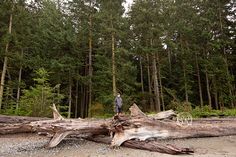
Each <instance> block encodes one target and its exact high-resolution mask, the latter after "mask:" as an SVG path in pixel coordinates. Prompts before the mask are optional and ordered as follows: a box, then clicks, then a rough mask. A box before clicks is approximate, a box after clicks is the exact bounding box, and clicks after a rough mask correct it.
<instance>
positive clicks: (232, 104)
mask: <svg viewBox="0 0 236 157" xmlns="http://www.w3.org/2000/svg"><path fill="white" fill-rule="evenodd" d="M221 11H222V9H221V7H220V5H219V22H220V30H221V34H222V35H224V31H223V23H222V13H221ZM223 52H224V56H223V60H224V62H225V66H226V73H227V84H228V90H229V97H230V100H229V101H230V105H231V108H234V102H233V100H232V99H233V95H232V85H231V81H230V79H229V78H230V73H229V69H228V68H229V65H228V60H227V56H226V51H225V46H224V47H223Z"/></svg>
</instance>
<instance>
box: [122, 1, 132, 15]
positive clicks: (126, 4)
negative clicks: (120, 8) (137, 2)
mask: <svg viewBox="0 0 236 157" xmlns="http://www.w3.org/2000/svg"><path fill="white" fill-rule="evenodd" d="M132 3H133V0H126V3H125V4H124V7H125V12H128V8H129V6H130V5H132Z"/></svg>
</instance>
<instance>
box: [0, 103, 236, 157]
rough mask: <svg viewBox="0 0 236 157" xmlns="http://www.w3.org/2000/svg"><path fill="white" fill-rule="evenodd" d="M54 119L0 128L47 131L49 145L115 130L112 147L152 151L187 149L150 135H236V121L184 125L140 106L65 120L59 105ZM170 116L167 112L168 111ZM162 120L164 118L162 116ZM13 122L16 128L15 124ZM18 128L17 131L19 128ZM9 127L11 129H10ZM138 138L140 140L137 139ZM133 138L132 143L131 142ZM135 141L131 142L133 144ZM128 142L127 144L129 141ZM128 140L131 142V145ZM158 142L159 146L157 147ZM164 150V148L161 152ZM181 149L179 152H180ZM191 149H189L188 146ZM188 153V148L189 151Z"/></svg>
mask: <svg viewBox="0 0 236 157" xmlns="http://www.w3.org/2000/svg"><path fill="white" fill-rule="evenodd" d="M52 110H53V115H54V119H50V120H40V121H33V122H27V123H21V124H10V125H11V126H10V127H9V126H8V125H7V124H4V127H3V128H0V133H4V130H5V133H8V132H14V131H15V132H19V131H21V132H23V131H24V130H25V131H31V132H34V131H36V132H44V133H45V132H46V133H48V134H51V135H53V138H52V139H51V140H50V142H49V144H48V147H50V148H51V147H55V146H57V145H58V144H59V143H60V142H61V141H62V140H63V139H64V138H65V137H67V136H72V135H75V136H87V137H91V136H94V135H101V134H104V135H108V134H109V133H111V135H112V137H113V138H112V142H111V146H115V147H116V146H120V145H122V144H123V143H124V145H126V146H127V145H129V144H130V145H133V146H134V147H139V148H143V149H148V150H151V151H159V152H168V151H166V149H168V150H171V151H173V152H179V153H180V152H182V153H184V152H185V151H182V150H184V149H178V148H176V147H164V146H161V145H160V144H158V143H149V144H147V143H146V141H147V140H148V139H149V138H156V139H169V138H193V137H209V136H225V135H235V134H236V120H235V119H232V120H228V119H227V120H226V121H224V120H221V121H216V120H215V121H213V122H214V123H212V121H204V123H200V122H193V124H192V125H187V126H182V125H179V124H178V123H176V122H175V121H161V120H157V119H156V118H153V117H149V116H146V115H145V114H144V113H143V112H142V111H141V110H140V109H139V108H138V107H137V105H133V106H132V107H131V108H130V111H131V116H126V115H123V116H115V117H114V118H113V119H100V120H98V119H64V118H63V117H62V116H61V115H60V114H59V113H58V111H57V110H56V107H55V105H54V106H53V107H52ZM164 115H166V114H164ZM158 119H162V118H158ZM12 125H13V126H14V127H12ZM15 129H17V130H15ZM6 130H7V131H6ZM132 139H138V140H139V141H133V140H132ZM131 141H132V142H131ZM130 142H131V143H130ZM125 143H126V144H125ZM127 143H128V144H127ZM155 145H157V146H156V147H155ZM161 150H162V151H161ZM177 150H179V151H177ZM187 150H188V149H187ZM185 153H187V151H186V152H185Z"/></svg>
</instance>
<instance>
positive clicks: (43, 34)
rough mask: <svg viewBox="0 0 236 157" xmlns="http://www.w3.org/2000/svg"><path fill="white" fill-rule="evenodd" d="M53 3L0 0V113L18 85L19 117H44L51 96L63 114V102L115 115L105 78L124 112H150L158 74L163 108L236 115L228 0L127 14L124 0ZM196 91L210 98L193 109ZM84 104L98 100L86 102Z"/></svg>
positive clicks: (8, 109)
mask: <svg viewBox="0 0 236 157" xmlns="http://www.w3.org/2000/svg"><path fill="white" fill-rule="evenodd" d="M58 2H59V1H56V0H40V1H39V0H37V1H30V2H29V1H28V0H18V1H10V0H2V1H0V63H1V64H0V65H3V60H4V57H8V65H7V67H8V69H7V74H6V79H5V85H4V93H3V104H2V108H1V109H0V112H1V114H16V113H15V111H16V104H17V93H18V90H19V91H20V96H21V98H20V104H19V107H20V108H19V110H18V113H17V114H19V115H30V116H49V115H50V114H51V111H50V109H49V108H48V107H49V105H51V104H52V103H53V102H55V103H56V104H57V105H58V108H59V109H60V112H61V113H62V114H63V116H67V114H68V109H69V108H68V106H69V105H68V104H70V103H71V112H72V113H73V114H72V117H73V115H74V116H75V114H76V113H77V115H76V116H75V117H86V116H87V115H88V111H91V112H92V114H93V116H104V117H106V116H110V115H113V114H114V111H113V106H114V95H113V94H112V92H113V91H112V88H113V87H112V76H113V75H115V76H116V85H117V91H118V92H120V93H121V96H122V98H123V101H124V105H123V111H124V112H126V111H128V108H129V106H130V105H132V104H133V103H134V102H135V103H137V104H138V105H139V106H140V108H141V109H142V110H143V111H145V112H153V111H152V105H151V104H152V102H154V100H156V99H155V98H157V95H155V94H154V89H156V88H155V87H154V76H155V75H158V80H157V81H158V83H159V87H162V90H163V99H164V105H165V108H166V109H174V110H177V111H178V112H191V113H192V114H193V115H194V116H195V117H201V116H203V117H204V116H205V117H206V116H218V115H220V114H222V115H229V116H230V115H234V113H235V110H233V108H235V107H236V106H235V104H236V95H235V93H236V88H235V83H236V80H235V75H236V73H235V70H234V69H236V56H235V54H236V53H235V49H236V44H235V31H236V30H235V20H234V19H235V14H234V1H232V0H231V1H226V0H222V1H217V2H216V3H212V1H202V0H194V1H190V0H165V1H163V0H155V1H154V0H135V1H133V4H132V6H131V8H130V10H129V12H127V14H124V11H125V8H124V6H123V3H124V2H125V0H115V1H114V0H94V1H92V0H69V1H64V2H63V3H62V1H61V5H60V6H58V4H57V3H58ZM13 5H14V10H13V11H12V9H11V8H12V6H13ZM11 14H12V15H13V21H12V33H11V34H10V33H9V32H8V29H9V21H10V15H11ZM229 17H232V19H230V18H229ZM111 35H114V47H115V51H114V52H115V67H116V70H115V74H113V72H112V48H111V47H112V44H111V43H112V38H111ZM90 41H91V45H90V44H89V43H90ZM7 43H9V45H8V46H9V48H8V53H6V46H7ZM164 47H165V48H164ZM90 48H91V49H90ZM90 50H92V51H90ZM90 52H91V53H92V55H91V58H92V60H90V57H89V56H90V54H91V53H90ZM154 55H156V57H157V64H156V67H157V71H158V72H157V74H154V73H153V71H154V68H153V67H154V66H153V64H152V63H153V58H154ZM89 61H92V63H91V64H92V65H90V62H89ZM90 66H91V67H92V76H89V72H90V71H89V70H88V69H90V68H89V67H90ZM42 67H43V68H44V69H46V71H45V70H44V69H40V68H42ZM141 68H142V72H141ZM20 69H22V77H21V78H20V77H19V73H20ZM37 69H39V70H37ZM35 70H36V73H35ZM47 71H48V72H50V73H48V72H47ZM32 76H33V78H34V79H32ZM141 76H142V78H141ZM20 79H21V81H19V80H20ZM160 79H161V80H160ZM90 80H91V81H90ZM141 80H142V83H141ZM49 82H50V83H49ZM199 84H200V87H201V91H200V89H199ZM90 85H91V86H90ZM207 85H208V86H207ZM18 87H20V89H19V88H18ZM90 87H91V90H92V91H91V93H90ZM142 87H143V88H142ZM207 87H209V93H208V91H207V90H208V88H207ZM200 92H201V94H200ZM62 95H64V97H62ZM200 95H202V99H203V103H204V104H206V103H207V102H208V103H209V102H210V101H209V99H210V97H209V96H208V95H210V96H211V104H208V106H211V107H209V108H208V107H206V106H204V107H202V108H201V107H200V106H201V105H203V104H200ZM70 96H71V97H70ZM90 96H91V99H92V100H91V101H89V100H90ZM161 101H162V100H161ZM90 102H96V104H94V105H92V108H89V105H88V104H89V103H90ZM60 103H61V104H60ZM101 104H102V105H101ZM167 104H168V105H167ZM192 107H195V108H194V109H192ZM225 108H231V109H232V110H230V109H225ZM214 109H221V110H222V111H217V110H214ZM76 110H77V111H76Z"/></svg>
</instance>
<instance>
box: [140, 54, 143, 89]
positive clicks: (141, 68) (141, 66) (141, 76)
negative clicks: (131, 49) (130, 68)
mask: <svg viewBox="0 0 236 157" xmlns="http://www.w3.org/2000/svg"><path fill="white" fill-rule="evenodd" d="M139 66H140V80H141V89H142V93H144V86H143V65H142V57H141V56H140V59H139Z"/></svg>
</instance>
